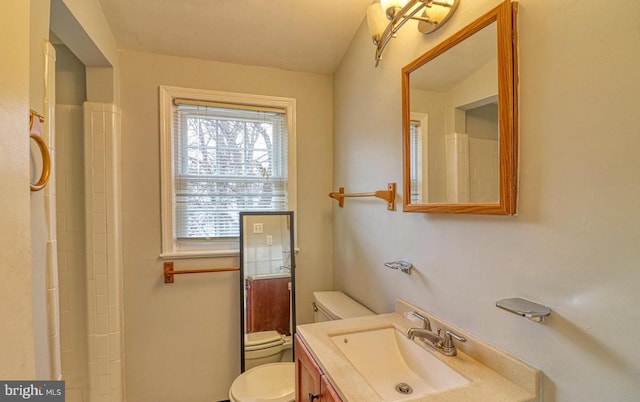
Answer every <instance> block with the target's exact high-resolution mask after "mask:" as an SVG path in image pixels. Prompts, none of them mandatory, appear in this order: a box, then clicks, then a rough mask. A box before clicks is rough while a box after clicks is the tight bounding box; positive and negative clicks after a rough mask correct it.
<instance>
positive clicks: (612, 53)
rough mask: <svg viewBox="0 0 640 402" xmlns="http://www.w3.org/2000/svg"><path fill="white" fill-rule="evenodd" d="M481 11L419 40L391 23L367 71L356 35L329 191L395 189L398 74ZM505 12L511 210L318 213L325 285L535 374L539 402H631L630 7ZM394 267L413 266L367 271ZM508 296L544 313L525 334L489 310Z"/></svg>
mask: <svg viewBox="0 0 640 402" xmlns="http://www.w3.org/2000/svg"><path fill="white" fill-rule="evenodd" d="M495 4H497V1H495V0H482V1H476V2H468V1H463V2H461V3H460V9H459V10H458V11H457V13H456V15H455V16H454V17H453V18H452V20H451V21H450V23H449V24H448V25H447V26H445V27H444V28H443V29H442V31H439V32H437V33H435V34H433V36H422V35H419V34H418V33H417V32H416V31H413V30H412V29H411V27H405V28H403V30H402V31H401V32H400V33H399V35H398V38H397V39H394V40H393V41H392V42H391V43H390V45H389V47H388V48H387V50H386V51H385V54H384V59H383V60H382V62H381V65H380V66H379V67H378V68H377V69H375V68H374V67H373V54H374V48H373V46H372V45H371V43H370V39H369V38H368V35H367V33H366V27H364V26H362V27H361V29H360V31H359V33H358V34H357V36H356V37H355V38H354V40H353V42H352V44H351V47H350V49H349V50H348V53H347V55H346V57H345V58H344V59H343V61H342V64H341V66H340V68H339V70H338V72H337V73H336V74H335V94H334V111H335V112H334V113H335V137H334V143H335V144H334V160H335V164H334V172H335V173H334V185H335V186H345V187H346V188H353V187H357V188H358V189H361V190H365V191H367V190H373V189H376V188H384V186H385V184H386V182H388V181H389V182H391V181H396V182H398V183H399V184H400V183H401V181H402V171H401V163H400V161H401V158H402V154H401V94H400V69H401V68H402V66H403V65H405V64H407V63H408V62H409V61H410V60H412V59H414V58H415V57H417V56H418V55H419V54H420V53H422V52H424V51H426V50H427V49H429V48H430V47H431V46H433V45H434V44H435V43H437V42H439V41H441V40H443V39H444V38H445V37H446V36H447V35H450V34H451V33H452V32H454V31H456V30H457V29H459V28H460V27H461V26H463V25H464V24H465V23H468V22H469V21H471V20H472V19H473V18H475V17H476V16H479V15H480V14H481V13H483V12H484V11H486V10H488V9H489V8H490V7H492V6H493V5H495ZM520 4H521V7H520V62H521V63H520V78H521V98H520V100H521V107H520V118H521V131H520V139H521V153H520V157H521V158H520V192H519V201H520V202H519V215H518V216H515V217H482V216H450V215H436V214H410V213H402V212H401V211H396V212H389V211H387V210H386V208H385V207H384V204H383V203H376V202H370V203H369V202H359V203H358V205H354V204H356V202H352V203H351V204H352V205H350V208H344V209H338V208H335V207H334V216H335V218H334V267H335V271H334V275H335V279H334V281H335V286H336V288H338V289H343V290H346V291H347V292H348V293H350V294H352V295H353V296H354V297H355V298H357V299H358V300H360V301H362V302H363V303H364V304H365V305H367V306H368V307H370V308H372V309H373V310H375V311H376V312H386V311H390V310H392V308H393V301H394V300H395V299H396V298H399V297H402V298H405V299H407V300H408V301H410V302H411V303H414V304H416V305H418V306H420V307H422V308H424V309H426V310H430V311H433V312H435V313H436V314H437V315H439V316H441V317H442V318H443V319H445V320H447V321H450V322H451V323H453V324H455V325H457V326H459V327H461V328H464V329H465V330H467V331H469V332H470V333H472V334H475V335H477V336H479V337H480V338H482V339H484V340H486V341H488V342H489V343H491V344H493V345H496V346H498V347H500V348H502V349H504V350H506V351H507V352H510V353H512V354H513V355H515V356H517V357H519V358H521V359H523V360H524V361H527V362H529V363H531V364H533V365H534V366H536V367H538V368H540V369H542V370H543V371H544V373H545V376H546V377H545V381H544V392H545V401H562V402H575V401H580V402H585V401H594V402H598V401H634V400H637V399H638V396H639V395H640V385H639V384H638V381H637V379H638V378H640V338H638V337H637V336H635V335H634V334H637V333H638V331H640V310H639V309H638V307H637V306H638V304H640V292H638V283H640V282H639V281H640V270H639V269H638V267H639V262H640V247H638V244H640V231H639V230H638V228H639V227H640V212H639V210H638V205H640V158H638V156H637V152H638V149H640V135H638V127H639V126H640V114H639V113H638V94H640V80H638V79H637V76H638V73H637V72H638V71H640V55H639V53H638V51H637V49H638V48H640V35H639V31H638V17H639V16H640V3H638V2H636V1H632V0H627V1H621V2H617V3H616V6H617V7H607V9H606V12H603V10H602V9H599V7H597V6H599V5H601V2H599V1H595V0H588V1H586V0H585V1H580V2H576V1H560V2H548V1H534V0H521V1H520ZM594 26H600V27H602V29H601V30H599V29H594ZM363 116H367V118H366V119H363V118H362V117H363ZM365 142H366V143H367V144H371V145H370V146H367V147H362V146H361V144H363V143H365ZM399 189H400V190H401V189H402V186H401V185H399ZM396 259H406V260H407V261H410V262H412V263H414V264H415V266H416V270H415V271H414V272H413V273H412V274H411V276H406V275H403V274H402V273H400V272H398V271H393V270H388V269H386V268H384V266H383V265H382V264H383V262H385V261H390V260H396ZM513 296H520V297H525V298H528V299H531V300H534V301H537V302H540V303H543V304H546V305H548V306H549V307H551V309H552V310H553V313H552V315H551V317H550V318H549V319H548V320H547V321H545V323H544V324H537V323H534V322H531V321H528V320H526V319H522V318H519V317H517V316H515V315H512V314H509V313H506V312H504V311H502V310H500V309H497V308H496V307H495V302H496V301H497V300H499V299H501V298H504V297H513Z"/></svg>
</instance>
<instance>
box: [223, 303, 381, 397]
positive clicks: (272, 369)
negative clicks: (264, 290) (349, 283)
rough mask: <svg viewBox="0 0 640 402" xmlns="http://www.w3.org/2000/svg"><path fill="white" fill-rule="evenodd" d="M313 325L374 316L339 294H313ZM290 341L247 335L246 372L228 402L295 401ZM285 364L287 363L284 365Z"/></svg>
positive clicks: (277, 336) (262, 334) (267, 333)
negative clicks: (314, 323)
mask: <svg viewBox="0 0 640 402" xmlns="http://www.w3.org/2000/svg"><path fill="white" fill-rule="evenodd" d="M313 310H314V312H315V315H314V321H315V322H321V321H329V320H340V319H343V318H351V317H361V316H366V315H373V314H374V313H373V312H372V311H371V310H369V309H368V308H366V307H364V306H363V305H362V304H360V303H358V302H356V301H355V300H353V299H352V298H350V297H349V296H347V295H345V294H344V293H342V292H335V291H330V292H314V293H313ZM291 343H292V342H291V337H290V336H284V335H280V334H278V333H277V332H276V331H264V332H253V333H249V334H247V335H246V337H245V358H246V359H245V367H246V368H247V371H245V372H244V373H242V374H240V376H239V377H238V378H236V379H235V380H234V381H233V384H231V388H230V389H229V400H230V401H231V402H292V401H294V400H295V390H296V387H295V363H293V362H291V357H292V355H291V351H292V349H291V346H292V344H291ZM285 360H287V362H285Z"/></svg>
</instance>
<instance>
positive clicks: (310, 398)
mask: <svg viewBox="0 0 640 402" xmlns="http://www.w3.org/2000/svg"><path fill="white" fill-rule="evenodd" d="M316 399H320V394H312V393H311V392H309V402H313V401H314V400H316Z"/></svg>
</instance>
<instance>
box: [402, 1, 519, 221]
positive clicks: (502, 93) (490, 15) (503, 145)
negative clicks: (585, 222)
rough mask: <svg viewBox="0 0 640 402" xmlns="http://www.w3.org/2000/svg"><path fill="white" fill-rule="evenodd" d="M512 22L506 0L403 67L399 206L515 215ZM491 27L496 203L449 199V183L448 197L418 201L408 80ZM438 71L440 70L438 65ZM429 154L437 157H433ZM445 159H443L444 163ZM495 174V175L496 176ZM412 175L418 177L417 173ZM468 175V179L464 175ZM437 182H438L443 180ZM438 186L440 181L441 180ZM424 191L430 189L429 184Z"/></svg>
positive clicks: (514, 47)
mask: <svg viewBox="0 0 640 402" xmlns="http://www.w3.org/2000/svg"><path fill="white" fill-rule="evenodd" d="M516 21H517V3H511V2H510V1H509V0H506V1H504V2H503V3H502V4H500V5H499V6H497V7H495V8H494V9H492V10H491V11H489V12H487V13H486V14H484V15H483V16H481V17H480V18H478V19H476V20H475V21H473V22H472V23H470V24H469V25H467V26H466V27H464V28H463V29H462V30H460V31H459V32H457V33H455V34H453V35H452V36H451V37H449V38H448V39H446V40H444V41H443V42H442V43H440V44H439V45H437V46H435V47H434V48H433V49H431V50H429V51H428V52H426V53H425V54H423V55H422V56H420V57H418V58H417V59H416V60H414V61H413V62H411V63H410V64H408V65H407V66H405V67H404V68H403V69H402V126H403V127H402V131H403V134H402V135H403V181H404V197H403V210H404V211H405V212H436V213H455V214H493V215H513V214H515V213H516V198H517V188H518V173H517V166H518V94H517V88H518V74H517V72H518V66H517V34H516V32H517V31H516ZM492 24H494V25H492ZM488 27H489V28H488ZM485 28H487V29H485ZM490 29H495V32H497V34H495V38H496V41H495V45H492V46H494V49H495V50H496V52H497V59H495V58H494V60H495V61H494V63H496V64H497V77H496V79H497V94H496V95H497V96H495V97H494V99H497V112H495V113H496V114H497V120H496V125H497V130H496V131H497V133H496V138H497V145H496V148H497V151H493V156H492V158H493V161H494V162H492V163H493V164H494V165H495V168H494V170H495V173H494V175H495V176H496V178H495V180H494V182H495V181H498V183H499V184H498V183H496V184H495V191H493V193H494V196H495V198H497V199H496V201H495V202H493V201H490V202H487V201H486V200H484V201H483V200H481V201H479V202H475V201H473V200H465V201H459V200H457V199H454V200H453V201H451V200H450V199H449V198H450V197H449V194H448V193H449V189H448V188H447V189H446V193H447V194H446V195H445V196H446V197H447V199H446V200H444V201H442V200H435V202H434V201H431V200H430V199H428V198H427V200H426V201H425V200H424V199H423V200H420V199H419V198H418V197H416V196H415V194H412V182H413V183H414V190H415V187H417V186H418V184H415V183H416V181H417V180H416V177H412V176H411V172H412V162H413V161H412V159H411V156H412V148H411V142H412V137H411V124H412V108H411V101H410V99H411V94H410V88H411V86H410V84H411V80H410V79H411V76H412V73H413V74H416V70H418V69H420V68H423V67H425V66H427V65H429V63H431V64H432V65H435V64H436V63H435V62H436V61H437V60H438V59H439V58H440V59H444V57H443V56H448V54H451V53H453V52H452V49H454V47H456V46H457V48H456V49H459V48H463V47H464V46H458V45H460V44H463V43H464V42H465V41H467V42H470V41H471V39H473V38H472V37H473V36H474V35H475V36H479V35H478V34H479V33H481V31H483V30H485V33H483V34H482V35H487V34H486V32H493V31H490ZM467 47H469V46H467ZM447 52H448V54H447ZM469 62H470V60H469V59H464V60H461V61H460V63H463V64H464V63H467V64H468V63H469ZM440 70H443V69H442V68H440ZM444 70H446V69H444ZM434 71H435V70H434ZM437 73H440V71H437ZM415 78H416V81H418V78H419V77H418V76H417V75H416V76H415ZM414 92H416V91H414ZM494 103H495V100H494ZM494 110H495V108H494ZM414 114H415V113H414ZM427 121H428V122H429V123H430V122H431V121H430V120H427ZM454 134H455V132H454ZM414 138H415V137H414ZM414 142H415V140H414ZM443 142H446V140H441V143H443ZM414 146H415V145H414ZM445 146H446V144H445ZM441 148H442V146H441ZM496 152H497V154H496ZM414 155H415V153H414ZM427 155H428V154H427ZM454 155H455V154H454ZM419 158H422V156H420V157H418V156H416V157H415V159H419ZM433 159H434V160H436V159H437V158H433ZM428 162H429V161H428ZM447 163H449V162H447ZM447 163H445V165H446V164H447ZM468 164H469V161H468V159H467V167H468ZM498 165H499V166H498ZM413 169H414V171H415V167H413ZM445 170H446V169H445ZM452 170H455V169H452ZM421 173H422V172H421ZM427 173H428V168H427ZM454 174H455V173H454ZM444 175H445V176H447V175H449V176H450V174H449V173H446V172H445V173H444ZM467 175H468V173H467ZM497 175H499V179H498V176H497ZM416 176H420V174H417V175H416ZM449 176H447V177H446V178H445V180H444V181H446V182H447V184H446V186H448V187H451V186H452V185H449V181H451V180H452V179H450V178H449ZM429 177H430V176H427V180H426V181H428V180H429ZM467 180H469V178H468V176H467ZM439 182H440V183H441V182H442V180H440V181H439ZM498 185H499V188H498ZM420 186H422V184H420ZM440 187H443V186H442V185H440ZM468 191H469V190H467V192H468ZM426 192H427V193H428V189H427V191H426Z"/></svg>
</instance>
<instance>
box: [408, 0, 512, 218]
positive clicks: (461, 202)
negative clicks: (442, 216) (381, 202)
mask: <svg viewBox="0 0 640 402" xmlns="http://www.w3.org/2000/svg"><path fill="white" fill-rule="evenodd" d="M516 12H517V3H511V2H510V1H504V2H503V3H502V4H501V5H499V6H497V7H496V8H494V9H492V10H491V11H489V12H487V13H486V14H484V15H483V16H481V17H480V18H478V19H477V20H475V21H473V22H472V23H471V24H469V25H467V26H466V27H465V28H463V29H462V30H460V31H459V32H457V33H455V34H454V35H452V36H451V37H449V38H448V39H446V40H445V41H443V42H442V43H441V44H439V45H437V46H435V47H434V48H433V49H431V50H429V51H428V52H426V53H425V54H423V55H422V56H420V57H418V58H417V59H416V60H414V61H413V62H411V63H410V64H408V65H407V66H405V67H404V68H403V69H402V114H403V116H402V117H403V130H402V131H403V134H402V135H403V181H404V197H403V210H404V211H405V212H439V213H457V214H463V213H466V214H496V215H499V214H503V215H513V214H515V213H516V199H517V165H518V155H517V150H518V124H517V123H518V116H517V110H518V96H517V80H518V75H517V71H518V69H517V41H516V38H517V35H516V34H515V32H516V27H515V21H516Z"/></svg>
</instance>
